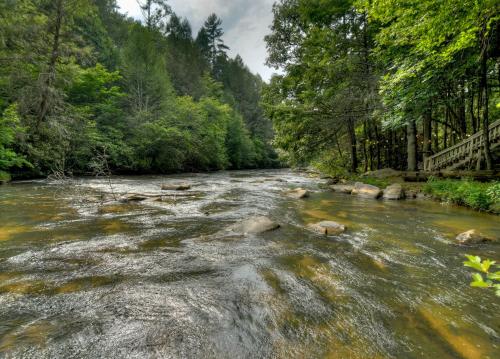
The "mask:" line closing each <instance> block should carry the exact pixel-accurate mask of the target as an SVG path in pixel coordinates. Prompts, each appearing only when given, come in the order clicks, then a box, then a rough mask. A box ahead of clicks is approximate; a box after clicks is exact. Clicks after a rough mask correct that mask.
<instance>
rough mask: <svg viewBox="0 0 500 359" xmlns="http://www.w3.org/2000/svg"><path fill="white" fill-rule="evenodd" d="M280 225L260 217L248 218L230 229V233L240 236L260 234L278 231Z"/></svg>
mask: <svg viewBox="0 0 500 359" xmlns="http://www.w3.org/2000/svg"><path fill="white" fill-rule="evenodd" d="M279 227H280V225H279V224H278V223H276V222H274V221H272V220H271V219H269V218H268V217H264V216H259V217H252V218H248V219H246V220H244V221H242V222H240V223H236V224H234V225H232V226H231V227H229V228H228V231H230V232H234V233H238V234H259V233H264V232H269V231H272V230H275V229H278V228H279Z"/></svg>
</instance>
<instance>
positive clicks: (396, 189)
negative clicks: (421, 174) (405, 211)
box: [383, 183, 405, 200]
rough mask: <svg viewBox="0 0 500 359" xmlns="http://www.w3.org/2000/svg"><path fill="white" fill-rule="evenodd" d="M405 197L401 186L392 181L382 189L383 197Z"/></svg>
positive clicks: (392, 198) (395, 198) (396, 198)
mask: <svg viewBox="0 0 500 359" xmlns="http://www.w3.org/2000/svg"><path fill="white" fill-rule="evenodd" d="M404 197H405V192H404V190H403V187H402V186H401V185H400V184H399V183H394V184H391V185H390V186H388V187H387V188H386V189H384V196H383V198H384V199H391V200H398V199H403V198H404Z"/></svg>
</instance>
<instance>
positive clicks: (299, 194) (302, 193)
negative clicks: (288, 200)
mask: <svg viewBox="0 0 500 359" xmlns="http://www.w3.org/2000/svg"><path fill="white" fill-rule="evenodd" d="M287 195H288V196H289V197H292V198H295V199H301V198H307V197H309V191H308V190H306V189H303V188H296V189H292V190H290V191H288V192H287Z"/></svg>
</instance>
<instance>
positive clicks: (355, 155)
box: [347, 119, 358, 173]
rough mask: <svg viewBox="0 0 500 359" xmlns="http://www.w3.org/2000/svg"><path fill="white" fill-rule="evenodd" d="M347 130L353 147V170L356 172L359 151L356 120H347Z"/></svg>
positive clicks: (350, 144)
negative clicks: (355, 127) (355, 126)
mask: <svg viewBox="0 0 500 359" xmlns="http://www.w3.org/2000/svg"><path fill="white" fill-rule="evenodd" d="M347 132H348V135H349V146H350V147H351V151H350V152H351V172H352V173H356V172H357V171H358V152H357V149H356V146H357V143H356V132H355V129H354V121H353V120H352V119H348V120H347Z"/></svg>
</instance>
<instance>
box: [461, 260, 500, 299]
mask: <svg viewBox="0 0 500 359" xmlns="http://www.w3.org/2000/svg"><path fill="white" fill-rule="evenodd" d="M466 257H467V259H468V260H467V261H465V262H464V266H465V267H469V268H472V269H474V270H476V271H477V273H473V274H472V279H473V281H472V282H471V284H470V285H471V287H478V288H491V289H493V290H494V291H495V294H496V296H498V297H500V271H496V272H493V271H492V269H493V268H495V267H496V268H497V269H500V266H499V265H497V264H496V262H495V261H492V260H490V259H484V260H481V258H480V257H478V256H472V255H466Z"/></svg>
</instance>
